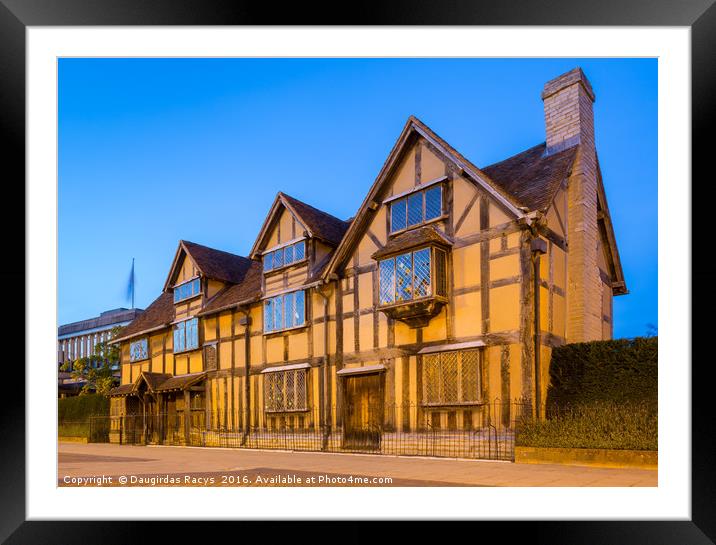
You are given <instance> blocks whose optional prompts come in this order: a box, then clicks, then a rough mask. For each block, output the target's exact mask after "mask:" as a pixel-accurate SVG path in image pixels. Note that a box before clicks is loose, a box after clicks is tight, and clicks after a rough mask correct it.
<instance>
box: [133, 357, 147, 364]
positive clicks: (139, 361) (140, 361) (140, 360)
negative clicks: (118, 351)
mask: <svg viewBox="0 0 716 545" xmlns="http://www.w3.org/2000/svg"><path fill="white" fill-rule="evenodd" d="M150 359H151V358H150V357H149V356H147V357H146V358H142V359H139V360H129V363H144V362H145V361H149V360H150Z"/></svg>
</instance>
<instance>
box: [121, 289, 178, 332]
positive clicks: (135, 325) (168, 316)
mask: <svg viewBox="0 0 716 545" xmlns="http://www.w3.org/2000/svg"><path fill="white" fill-rule="evenodd" d="M173 320H174V296H173V294H172V293H171V292H165V293H162V294H161V295H160V296H159V297H157V298H156V299H155V300H154V301H153V302H152V304H151V305H149V306H148V307H147V309H146V310H145V311H144V312H143V313H142V314H140V315H139V316H138V317H137V318H135V319H134V320H133V321H132V323H131V324H129V325H128V326H127V327H125V328H123V329H122V330H121V331H120V332H119V334H118V335H117V337H116V340H119V339H125V338H127V337H131V336H134V335H137V334H139V333H142V332H144V331H147V330H150V329H154V328H157V327H160V326H163V325H169V323H171V322H172V321H173Z"/></svg>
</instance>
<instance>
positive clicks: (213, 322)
mask: <svg viewBox="0 0 716 545" xmlns="http://www.w3.org/2000/svg"><path fill="white" fill-rule="evenodd" d="M594 99H595V96H594V92H593V90H592V88H591V85H590V83H589V82H588V80H587V79H586V77H585V75H584V74H583V72H582V71H581V69H579V68H577V69H574V70H572V71H570V72H568V73H566V74H563V75H561V76H559V77H558V78H556V79H554V80H552V81H550V82H548V83H547V84H546V85H545V87H544V90H543V93H542V100H543V102H544V111H545V122H546V141H545V142H544V143H541V144H539V145H536V146H534V147H532V148H530V149H527V150H525V151H523V152H521V153H518V154H517V155H515V156H513V157H510V158H507V159H505V160H504V161H501V162H499V163H496V164H493V165H490V166H487V167H484V168H478V167H477V166H475V165H474V164H472V163H471V162H470V161H469V160H468V159H466V158H465V157H463V156H462V155H461V154H460V153H459V152H458V151H457V150H455V149H454V148H453V147H451V146H450V145H449V144H448V143H447V142H446V141H445V140H443V139H442V138H441V137H439V136H438V135H437V134H436V133H435V132H434V131H433V130H432V129H431V128H429V127H427V126H426V125H425V124H423V123H422V122H421V121H419V120H418V119H417V118H415V117H410V118H409V119H408V121H407V123H406V124H405V127H404V129H403V130H402V132H401V134H400V135H399V137H398V139H397V141H396V143H395V145H394V147H393V149H392V150H391V151H390V154H389V155H388V157H387V159H386V161H385V163H384V165H383V167H382V169H381V171H380V172H379V173H378V176H377V178H376V179H375V181H374V182H373V184H372V186H371V187H370V189H369V190H368V193H367V195H366V196H365V199H364V200H363V202H362V203H361V204H360V207H359V208H358V210H357V212H356V214H355V216H354V217H353V218H351V220H349V221H343V220H341V219H338V218H336V217H334V216H332V215H330V214H328V213H327V212H324V211H321V210H318V209H316V208H313V207H312V206H310V205H308V204H306V203H303V202H301V201H299V200H297V199H294V198H292V197H290V196H288V195H285V194H283V193H279V194H278V195H277V197H276V199H275V201H274V203H273V205H272V207H271V209H270V211H269V213H268V215H267V217H266V220H265V221H264V224H263V226H261V229H260V231H259V234H258V236H257V238H256V241H255V243H254V245H253V247H252V248H251V251H250V253H249V255H248V256H246V257H242V256H238V255H233V254H230V253H227V252H223V251H219V250H215V249H211V248H207V247H205V246H202V245H199V244H195V243H191V242H188V241H180V243H179V245H178V248H177V251H176V255H175V257H174V260H173V262H172V263H171V266H170V269H169V273H168V275H167V279H166V283H165V285H164V288H163V291H162V293H161V294H160V295H159V297H158V298H157V299H156V300H155V301H154V302H153V303H152V304H151V305H150V306H149V307H148V308H147V309H146V311H145V312H144V313H143V314H142V315H141V316H139V317H138V318H137V319H135V320H134V321H133V322H132V323H131V324H130V325H129V326H128V327H126V329H125V330H124V331H123V332H122V333H121V335H120V337H119V338H117V339H116V340H115V342H119V343H121V354H122V356H121V358H122V359H121V385H120V386H119V387H118V388H115V389H114V390H113V391H112V392H111V395H112V405H111V407H112V409H111V410H112V414H113V415H126V414H144V415H155V416H157V415H162V418H166V419H169V420H171V419H172V418H176V417H178V416H181V417H182V418H183V419H184V420H182V422H184V423H185V425H186V430H187V431H186V437H187V438H188V437H189V435H190V433H191V432H190V430H189V428H190V424H189V422H193V423H196V422H199V421H200V422H201V423H202V426H203V427H205V428H206V429H217V430H229V431H231V430H234V431H236V432H238V433H243V434H244V435H246V434H249V433H250V432H251V430H252V429H259V428H260V429H268V430H270V429H272V428H281V427H284V426H291V427H296V428H311V427H319V426H320V427H321V428H322V429H327V430H330V429H337V428H341V427H345V428H346V429H348V428H350V427H352V428H353V429H356V430H359V429H362V430H368V429H393V430H415V429H418V428H420V427H421V426H423V425H425V423H426V422H427V423H428V424H429V425H430V426H431V428H432V429H446V430H450V429H463V430H464V429H472V428H476V427H479V426H481V425H483V423H484V421H483V417H484V414H483V412H482V411H483V407H484V406H485V405H486V404H487V403H488V402H489V401H491V400H494V399H497V398H499V399H502V400H512V399H521V400H526V401H528V402H529V403H531V404H532V406H534V407H537V408H538V407H541V406H542V403H543V402H544V397H545V394H546V390H547V385H548V384H547V383H548V378H549V360H550V353H551V350H552V348H553V347H555V346H558V345H560V344H563V343H567V342H579V341H588V340H597V339H609V338H611V336H612V323H613V314H612V297H613V296H614V295H620V294H624V293H627V290H626V284H625V281H624V276H623V272H622V268H621V265H620V261H619V253H618V250H617V246H616V241H615V236H614V232H613V228H612V223H611V220H610V215H609V208H608V206H607V200H606V195H605V192H604V186H603V183H602V177H601V172H600V168H599V161H598V157H597V153H596V148H595V142H594V119H593V109H592V103H593V101H594ZM535 410H536V409H535ZM500 418H504V419H505V422H507V423H509V418H510V416H509V414H507V415H501V416H500ZM159 440H160V441H161V440H166V437H160V438H159Z"/></svg>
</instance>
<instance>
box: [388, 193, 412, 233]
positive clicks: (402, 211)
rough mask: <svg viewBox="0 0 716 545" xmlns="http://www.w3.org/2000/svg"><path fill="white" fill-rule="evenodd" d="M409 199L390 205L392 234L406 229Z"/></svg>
mask: <svg viewBox="0 0 716 545" xmlns="http://www.w3.org/2000/svg"><path fill="white" fill-rule="evenodd" d="M407 202H408V201H407V199H400V200H397V201H395V202H394V203H393V204H391V205H390V230H391V232H395V231H400V230H401V229H405V227H406V225H407V224H406V221H407V217H408V216H407V212H406V206H407Z"/></svg>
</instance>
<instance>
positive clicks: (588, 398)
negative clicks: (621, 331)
mask: <svg viewBox="0 0 716 545" xmlns="http://www.w3.org/2000/svg"><path fill="white" fill-rule="evenodd" d="M657 364H658V337H636V338H634V339H617V340H612V341H594V342H588V343H574V344H567V345H564V346H560V347H558V348H555V349H554V350H553V351H552V359H551V362H550V386H549V389H548V391H547V406H553V405H559V406H564V405H567V404H570V405H575V404H590V403H592V402H595V401H612V402H615V403H630V402H640V401H652V402H654V403H656V400H657Z"/></svg>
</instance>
